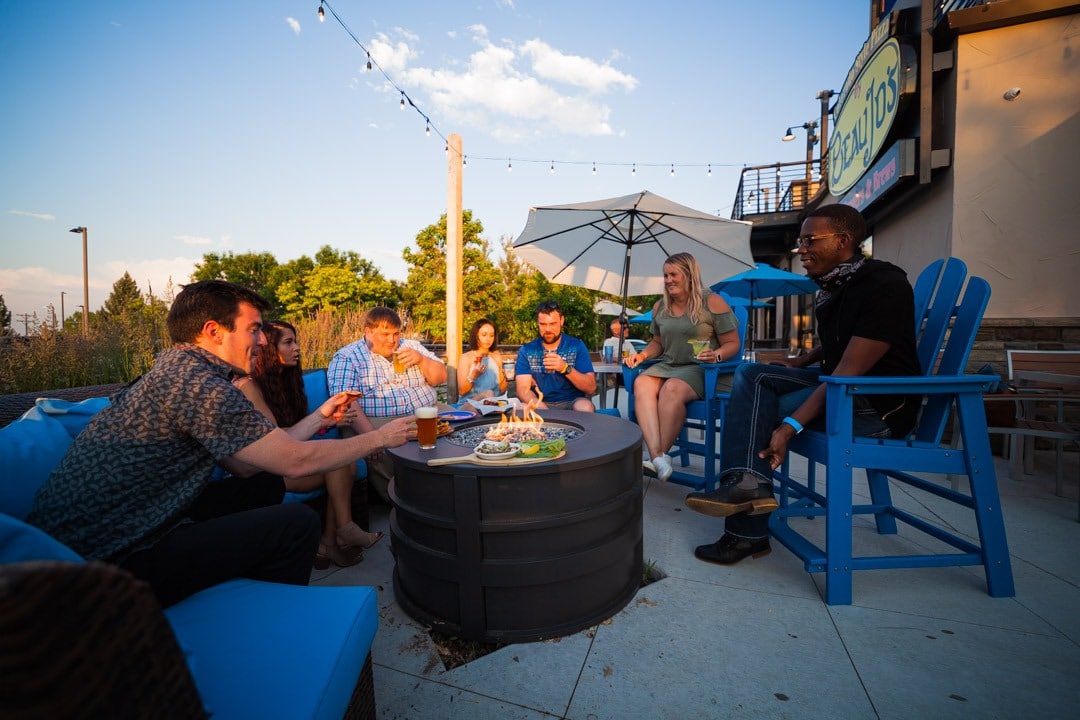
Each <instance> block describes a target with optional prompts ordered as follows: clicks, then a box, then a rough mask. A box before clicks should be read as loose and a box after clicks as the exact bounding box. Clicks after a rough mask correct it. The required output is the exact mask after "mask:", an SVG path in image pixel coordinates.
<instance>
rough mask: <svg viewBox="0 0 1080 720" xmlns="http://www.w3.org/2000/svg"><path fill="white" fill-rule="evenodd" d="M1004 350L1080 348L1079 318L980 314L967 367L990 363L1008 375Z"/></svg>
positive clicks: (1003, 374)
mask: <svg viewBox="0 0 1080 720" xmlns="http://www.w3.org/2000/svg"><path fill="white" fill-rule="evenodd" d="M1006 350H1077V351H1080V318H983V321H982V325H981V326H980V327H979V332H978V334H977V335H976V336H975V345H974V347H973V348H972V350H971V357H970V358H968V365H967V371H968V372H975V371H976V370H978V369H979V368H981V367H982V366H983V365H985V364H986V363H990V365H991V367H993V368H994V370H995V371H996V372H997V373H998V374H999V375H1001V377H1002V379H1003V380H1005V379H1008V376H1009V372H1008V364H1007V362H1006V358H1005V351H1006Z"/></svg>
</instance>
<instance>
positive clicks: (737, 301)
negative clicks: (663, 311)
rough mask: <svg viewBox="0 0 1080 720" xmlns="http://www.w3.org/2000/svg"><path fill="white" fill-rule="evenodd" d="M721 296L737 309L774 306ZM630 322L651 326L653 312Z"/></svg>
mask: <svg viewBox="0 0 1080 720" xmlns="http://www.w3.org/2000/svg"><path fill="white" fill-rule="evenodd" d="M721 294H722V295H723V296H724V300H726V301H727V304H728V305H730V306H731V307H737V306H739V305H741V306H743V307H755V308H763V307H769V306H770V305H772V303H767V302H764V301H763V300H753V301H751V300H750V299H749V298H741V297H733V296H731V295H728V294H727V293H721ZM630 322H632V323H641V324H644V325H648V324H650V323H651V322H652V310H649V311H648V312H646V313H642V314H640V315H635V316H634V317H632V318H630Z"/></svg>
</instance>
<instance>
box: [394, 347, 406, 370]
mask: <svg viewBox="0 0 1080 720" xmlns="http://www.w3.org/2000/svg"><path fill="white" fill-rule="evenodd" d="M393 363H394V372H395V373H397V374H398V375H401V374H403V373H404V372H405V370H406V369H407V368H406V367H405V362H404V361H403V360H402V359H401V356H400V355H399V354H398V351H397V350H395V351H394V356H393Z"/></svg>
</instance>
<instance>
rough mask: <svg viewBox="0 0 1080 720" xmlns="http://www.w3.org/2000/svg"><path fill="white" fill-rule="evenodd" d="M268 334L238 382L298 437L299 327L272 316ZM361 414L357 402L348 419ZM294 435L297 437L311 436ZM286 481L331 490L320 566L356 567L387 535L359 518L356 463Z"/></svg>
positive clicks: (304, 488) (299, 489) (302, 488)
mask: <svg viewBox="0 0 1080 720" xmlns="http://www.w3.org/2000/svg"><path fill="white" fill-rule="evenodd" d="M263 333H265V335H266V344H265V345H263V346H262V347H261V348H260V349H259V355H258V357H257V358H256V360H255V372H253V373H252V374H251V376H250V377H246V378H240V379H239V380H237V382H236V385H237V387H239V388H240V392H242V393H244V397H246V398H247V399H248V400H250V401H251V404H252V405H254V406H255V408H256V409H257V410H258V411H259V412H261V413H262V414H263V415H265V416H266V417H267V418H268V419H269V420H270V421H271V422H272V423H274V424H275V425H277V426H278V427H281V428H284V429H285V432H288V433H289V434H290V435H293V427H294V426H296V424H297V423H299V422H300V421H301V420H302V419H303V418H304V416H305V415H306V414H307V406H308V400H307V393H305V392H304V371H303V369H302V368H301V366H300V344H299V343H298V342H297V338H296V328H295V327H293V326H292V325H291V324H289V323H287V322H285V321H283V320H271V321H269V322H267V323H264V324H263ZM358 412H359V410H358V409H357V408H356V406H355V404H352V405H350V406H349V409H348V410H347V411H346V413H345V416H344V418H343V419H344V420H345V421H346V422H350V423H351V422H352V421H353V419H354V418H355V417H356V414H357V413H358ZM293 436H294V437H296V439H297V440H308V439H310V437H311V436H310V435H308V436H307V437H303V436H296V435H293ZM284 480H285V489H286V490H287V491H288V492H294V493H306V492H311V491H312V490H315V489H317V488H321V487H325V488H326V495H327V508H326V521H325V523H324V524H323V534H322V541H321V542H320V543H319V551H318V552H317V553H316V555H315V567H316V569H319V570H323V569H325V568H327V567H329V564H330V563H331V562H333V563H334V564H335V565H338V566H339V567H348V566H349V565H355V564H356V563H358V562H360V561H361V560H363V559H364V550H366V549H368V548H370V547H371V546H372V545H374V544H375V543H376V542H378V541H379V540H380V539H382V536H383V534H382V533H381V532H375V533H372V532H368V531H366V530H363V529H362V528H360V526H359V525H357V524H356V523H355V522H353V518H352V491H353V485H354V483H355V480H356V465H355V464H352V463H350V464H348V465H344V466H342V467H339V468H334V469H333V470H330V471H328V472H325V473H317V474H314V475H304V476H302V477H286V478H285V479H284Z"/></svg>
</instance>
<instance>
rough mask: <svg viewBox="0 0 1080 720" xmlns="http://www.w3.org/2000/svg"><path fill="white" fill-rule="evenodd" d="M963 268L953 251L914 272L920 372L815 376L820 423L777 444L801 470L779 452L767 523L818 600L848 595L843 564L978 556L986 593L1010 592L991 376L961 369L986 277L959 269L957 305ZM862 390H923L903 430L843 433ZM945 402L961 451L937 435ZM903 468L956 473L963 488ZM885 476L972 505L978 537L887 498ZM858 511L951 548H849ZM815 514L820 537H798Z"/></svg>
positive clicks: (850, 568)
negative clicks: (799, 473)
mask: <svg viewBox="0 0 1080 720" xmlns="http://www.w3.org/2000/svg"><path fill="white" fill-rule="evenodd" d="M966 274H967V269H966V267H965V266H964V264H963V262H962V261H960V260H958V259H955V258H950V259H949V260H948V262H946V263H942V262H941V261H938V262H936V263H934V264H933V265H931V266H930V267H928V268H927V269H926V270H925V271H923V274H922V275H921V276H920V277H919V279H918V280H917V281H916V283H915V298H916V299H915V304H916V308H917V312H918V314H917V315H916V323H917V330H918V332H917V339H918V343H919V345H918V354H919V359H920V362H921V363H922V367H923V368H924V371H923V373H924V374H923V375H922V376H914V377H865V376H863V377H823V378H822V380H823V382H824V383H825V386H826V392H827V395H826V407H827V412H826V429H825V431H824V432H815V431H812V430H808V431H806V432H803V433H801V434H799V435H797V436H796V437H795V438H793V439H792V441H791V443H790V445H789V447H788V450H789V459H790V455H791V454H798V455H802V456H804V457H805V458H806V459H807V461H808V462H807V467H808V471H807V479H806V480H805V481H800V480H798V479H796V478H793V477H792V476H791V473H790V464H789V462H785V463H784V464H783V465H782V466H781V467H780V468H779V469H778V470H777V472H776V473H775V479H776V481H777V482H778V483H779V486H780V508H779V509H778V510H776V511H775V512H773V513H772V517H771V518H770V524H769V529H770V532H771V533H772V535H773V536H774V537H775V538H776V539H777V540H779V541H780V542H781V543H783V544H784V545H785V546H786V547H787V548H788V549H789V550H791V551H792V552H793V553H794V554H795V555H797V556H798V557H799V558H800V559H801V560H802V561H803V563H804V566H805V568H806V571H807V572H812V573H815V572H821V573H825V601H826V602H827V603H828V604H830V605H837V604H841V605H846V604H850V603H851V598H852V573H853V572H854V571H856V570H870V569H895V568H915V567H943V566H954V565H982V566H983V569H984V573H985V576H986V585H987V591H988V593H989V594H990V595H991V596H993V597H1011V596H1012V595H1013V594H1014V592H1015V591H1014V588H1013V578H1012V569H1011V565H1010V561H1009V551H1008V543H1007V541H1006V538H1005V526H1004V522H1003V520H1002V517H1001V501H1000V498H999V496H998V488H997V479H996V476H995V473H994V463H993V458H992V457H991V456H990V443H989V437H988V435H987V429H986V414H985V411H984V408H983V403H982V395H983V393H984V392H985V391H986V390H987V389H988V388H989V387H990V386H991V385H992V384H993V383H994V382H997V381H998V380H999V378H998V377H997V376H993V375H964V374H963V371H964V367H965V364H966V362H967V358H968V355H969V354H970V352H971V347H972V344H973V343H974V341H975V334H976V332H977V330H978V328H979V323H980V322H981V320H982V315H983V311H984V310H985V309H986V304H987V302H988V301H989V298H990V285H989V284H988V283H987V282H986V281H985V280H983V279H982V278H978V277H972V278H970V279H969V280H968V283H967V287H966V290H965V291H964V293H963V299H962V301H961V302H960V303H959V305H957V302H956V301H957V298H958V297H959V296H960V289H961V286H962V284H963V279H964V276H965V275H966ZM946 335H947V336H948V337H947V339H946ZM939 349H941V352H940V353H939V352H938V351H939ZM870 394H891V395H896V394H918V395H925V396H927V400H926V402H925V403H924V406H923V409H922V412H921V414H920V417H919V421H918V424H917V425H916V428H915V430H914V431H913V432H912V433H911V434H910V435H909V436H908V437H905V438H898V439H876V438H867V437H856V436H854V435H853V433H852V409H853V400H854V397H855V396H856V395H870ZM954 404H955V407H956V413H957V428H958V431H959V433H960V435H961V438H962V442H963V448H964V450H961V451H957V450H956V449H954V448H951V447H948V446H947V445H943V444H942V435H943V433H944V429H945V425H946V423H947V421H948V419H949V416H950V411H951V409H952V407H953V405H954ZM815 463H821V464H823V465H824V466H825V468H826V473H827V478H826V483H825V485H826V487H825V488H824V489H821V490H820V491H819V489H818V488H817V487H816V485H815V471H816V467H815ZM854 468H863V469H864V470H865V471H866V476H867V481H868V485H869V492H870V500H871V501H870V502H869V503H867V504H858V505H856V504H855V503H854V499H853V488H852V484H853V477H852V475H853V470H854ZM912 473H924V474H925V473H935V474H941V475H943V476H944V475H947V474H949V473H955V474H959V475H963V476H965V477H967V479H968V482H969V487H970V491H969V492H970V494H964V493H961V492H958V491H956V490H953V489H951V488H948V487H946V486H945V485H943V484H942V483H940V482H935V481H934V480H932V479H927V478H925V477H919V476H916V475H914V474H912ZM890 479H891V480H893V481H895V482H900V483H903V484H905V485H907V486H910V487H913V488H916V489H919V490H922V491H924V492H927V493H930V494H932V495H936V496H938V497H940V498H942V499H944V500H947V501H950V502H955V503H957V504H958V505H961V506H963V507H967V508H970V509H971V510H973V511H974V516H975V517H974V519H975V524H976V528H977V535H978V543H977V544H976V543H973V542H970V541H969V540H968V539H966V538H963V537H960V536H959V535H958V534H956V533H955V532H953V531H951V530H950V529H948V528H946V527H942V526H940V525H935V524H933V522H932V520H926V519H923V518H921V517H917V516H916V515H914V514H913V513H911V512H909V511H907V510H904V509H902V508H900V507H898V506H897V505H896V504H895V503H894V502H893V499H892V496H891V492H890V485H889V481H890ZM866 514H869V515H873V516H874V520H875V523H876V529H877V532H878V533H879V534H882V535H885V534H895V533H896V532H897V530H896V521H897V520H900V521H901V522H903V523H906V524H907V525H910V526H911V527H914V528H915V529H917V530H920V531H922V532H924V533H926V534H928V535H930V536H931V537H933V538H936V539H937V540H939V541H941V542H943V543H945V544H946V545H949V546H951V547H952V548H955V549H956V550H958V551H959V552H955V553H937V554H898V555H885V556H868V555H860V556H856V555H854V550H853V535H854V534H856V527H855V524H854V518H855V516H856V515H866ZM822 516H823V517H824V518H825V527H824V532H825V538H824V548H822V547H820V546H818V545H816V544H815V543H814V541H813V540H811V538H810V534H811V533H814V532H817V533H820V526H819V525H818V524H817V523H807V522H805V521H803V520H802V519H804V518H816V517H822ZM793 521H796V522H793ZM815 526H817V527H815Z"/></svg>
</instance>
